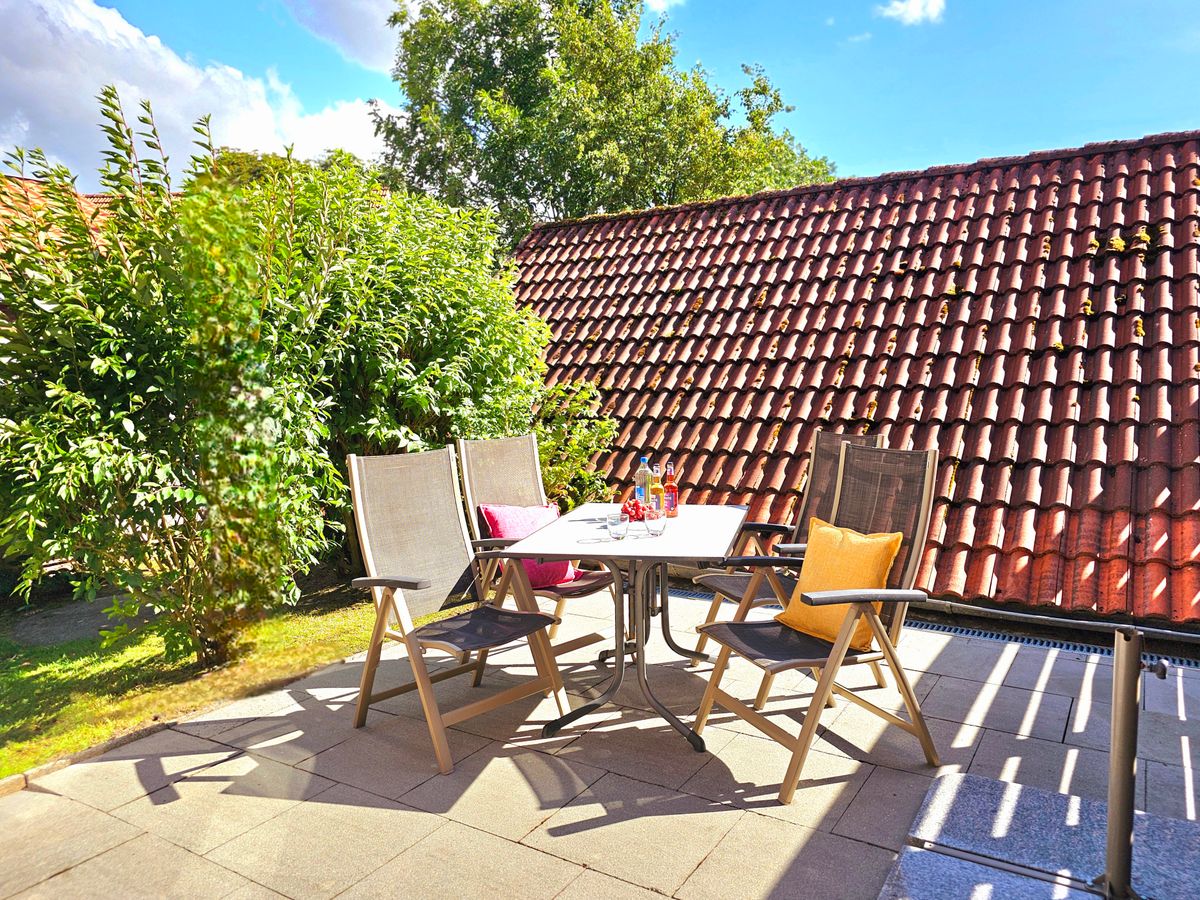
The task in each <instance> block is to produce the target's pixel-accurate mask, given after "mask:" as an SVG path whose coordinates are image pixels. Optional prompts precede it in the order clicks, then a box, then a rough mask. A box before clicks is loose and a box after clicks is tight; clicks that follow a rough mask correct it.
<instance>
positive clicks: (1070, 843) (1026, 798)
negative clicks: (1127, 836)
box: [911, 774, 1200, 900]
mask: <svg viewBox="0 0 1200 900" xmlns="http://www.w3.org/2000/svg"><path fill="white" fill-rule="evenodd" d="M1106 825H1107V806H1106V804H1104V803H1101V802H1099V801H1095V800H1089V799H1086V798H1082V797H1073V796H1067V795H1064V794H1056V793H1052V792H1050V791H1043V790H1040V789H1038V788H1033V787H1027V786H1025V785H1020V784H1011V783H1006V782H1001V781H994V780H992V779H990V778H983V777H981V776H979V775H970V774H967V775H961V774H956V775H943V776H940V777H939V778H938V779H937V781H936V782H935V783H934V785H933V787H932V788H931V789H930V791H929V794H928V796H927V797H926V799H925V803H924V804H923V806H922V807H921V810H920V812H919V813H918V815H917V818H916V820H915V822H914V825H913V830H912V832H911V838H912V840H913V841H914V842H926V843H927V844H936V845H939V846H942V847H947V848H950V849H951V850H958V851H964V852H967V853H971V854H974V855H978V856H982V857H986V858H989V859H996V860H1003V861H1004V862H1007V863H1013V864H1015V865H1018V866H1021V867H1024V868H1029V869H1035V870H1037V871H1040V872H1043V873H1046V874H1048V875H1054V874H1060V875H1068V876H1070V877H1073V878H1075V879H1077V880H1079V881H1081V882H1084V883H1088V882H1091V881H1092V880H1093V879H1094V878H1096V877H1097V876H1098V875H1100V874H1101V873H1102V872H1103V871H1104V867H1105V841H1106V833H1107V832H1106ZM1133 846H1134V854H1133V886H1134V889H1135V890H1137V891H1138V892H1139V893H1140V894H1141V895H1142V896H1147V897H1157V898H1160V900H1176V898H1177V900H1191V898H1194V897H1195V896H1196V893H1197V887H1198V876H1197V874H1196V873H1198V872H1200V824H1197V823H1195V822H1184V821H1180V820H1178V819H1167V818H1161V817H1157V816H1149V815H1147V814H1145V813H1136V814H1135V816H1134V834H1133Z"/></svg>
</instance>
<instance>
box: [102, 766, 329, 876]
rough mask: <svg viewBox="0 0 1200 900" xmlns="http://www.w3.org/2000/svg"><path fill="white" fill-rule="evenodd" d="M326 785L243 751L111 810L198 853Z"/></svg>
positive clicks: (326, 786) (215, 845)
mask: <svg viewBox="0 0 1200 900" xmlns="http://www.w3.org/2000/svg"><path fill="white" fill-rule="evenodd" d="M332 786H333V782H332V781H329V780H328V779H325V778H321V777H319V776H317V775H313V774H311V773H309V772H303V771H301V770H299V769H293V768H291V767H290V766H285V765H282V764H281V763H277V762H272V761H271V760H268V759H262V758H261V757H255V756H251V755H249V754H244V755H242V756H237V757H235V758H233V759H231V760H228V761H226V762H222V763H217V764H216V765H214V766H210V767H208V768H207V769H202V770H201V771H199V772H194V773H192V774H191V775H188V776H187V777H186V778H183V779H180V780H179V781H177V782H175V783H174V784H171V785H168V786H167V787H164V788H160V789H159V790H157V791H155V792H153V793H152V794H149V795H147V796H145V797H139V798H138V799H137V800H133V801H132V802H130V803H127V804H125V805H124V806H119V807H117V808H116V809H115V810H113V815H114V816H116V817H117V818H120V819H122V820H124V821H126V822H129V823H130V824H131V825H135V826H137V827H138V828H141V829H144V830H146V831H149V832H151V833H153V834H157V835H158V836H159V837H162V838H166V839H167V840H168V841H170V842H171V843H173V844H177V845H179V846H180V847H185V848H187V849H188V850H191V851H192V852H193V853H201V854H203V853H207V852H208V851H209V850H212V849H214V848H215V847H219V846H220V845H221V844H223V843H225V842H226V841H228V840H231V839H232V838H235V837H237V836H238V835H240V834H242V833H243V832H245V831H247V830H249V829H250V828H253V827H254V826H255V825H259V824H261V823H263V822H265V821H267V820H268V819H272V818H274V817H275V816H277V815H279V814H280V813H281V812H283V811H284V810H286V809H288V808H290V807H292V806H295V805H296V804H297V803H299V802H300V801H302V800H307V799H309V798H310V797H313V796H315V795H317V794H319V793H320V792H321V791H323V790H325V789H326V788H329V787H332Z"/></svg>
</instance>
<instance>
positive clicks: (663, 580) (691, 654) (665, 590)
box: [659, 563, 708, 662]
mask: <svg viewBox="0 0 1200 900" xmlns="http://www.w3.org/2000/svg"><path fill="white" fill-rule="evenodd" d="M659 584H660V585H661V589H660V594H661V598H660V600H659V604H660V606H661V609H662V633H663V640H664V641H666V642H667V646H668V647H670V648H671V649H672V650H674V651H675V652H676V653H678V654H679V655H680V656H686V657H687V658H688V659H692V660H696V661H697V662H704V661H707V660H708V654H707V653H697V652H696V651H695V650H688V649H687V648H685V647H681V646H679V644H678V643H676V641H675V638H674V637H672V636H671V618H670V614H669V613H668V612H667V608H668V606H669V605H670V604H669V601H670V599H671V589H670V585H669V584H668V582H667V564H666V563H663V564H662V571H661V574H660V575H659Z"/></svg>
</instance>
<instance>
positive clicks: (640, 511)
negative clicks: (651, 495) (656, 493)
mask: <svg viewBox="0 0 1200 900" xmlns="http://www.w3.org/2000/svg"><path fill="white" fill-rule="evenodd" d="M621 512H623V513H624V514H625V515H627V516H629V521H630V522H641V521H643V520H644V519H645V518H646V505H645V504H644V503H642V501H641V500H638V499H637V498H636V497H630V498H629V499H628V500H626V501H625V502H624V503H623V504H621Z"/></svg>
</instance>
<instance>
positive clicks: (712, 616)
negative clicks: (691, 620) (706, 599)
mask: <svg viewBox="0 0 1200 900" xmlns="http://www.w3.org/2000/svg"><path fill="white" fill-rule="evenodd" d="M723 602H725V598H724V597H722V596H721V595H720V594H713V600H712V603H711V604H709V607H708V615H706V616H705V617H704V624H705V625H707V624H709V623H710V622H715V621H717V613H718V612H720V611H721V604H722V603H723ZM707 643H708V635H707V634H702V635H700V640H698V641H696V652H697V653H703V652H704V646H705V645H706V644H707ZM699 664H700V660H698V659H693V660H689V661H688V665H689V666H697V665H699Z"/></svg>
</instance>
